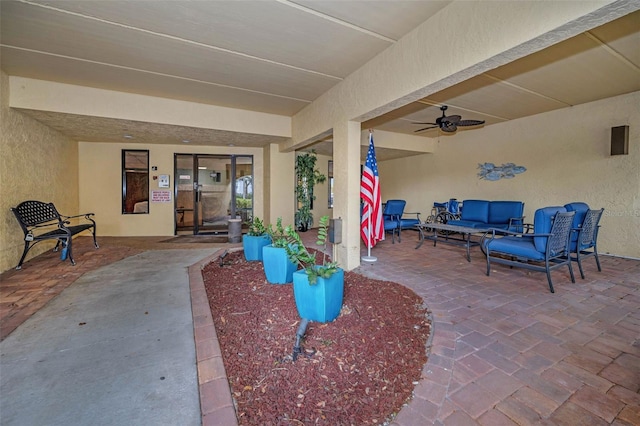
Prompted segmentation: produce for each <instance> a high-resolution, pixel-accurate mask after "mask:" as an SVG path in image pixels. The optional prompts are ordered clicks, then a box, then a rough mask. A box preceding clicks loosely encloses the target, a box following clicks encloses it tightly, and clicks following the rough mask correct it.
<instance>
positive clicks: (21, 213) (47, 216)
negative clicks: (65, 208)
mask: <svg viewBox="0 0 640 426" xmlns="http://www.w3.org/2000/svg"><path fill="white" fill-rule="evenodd" d="M11 211H12V212H13V214H14V215H15V216H16V219H18V222H20V225H21V226H22V227H23V228H24V227H27V226H36V225H40V224H42V223H47V222H52V221H59V220H60V213H58V210H56V208H55V206H54V205H53V203H43V202H42V201H34V200H29V201H23V202H22V203H20V204H18V206H17V207H13V208H11Z"/></svg>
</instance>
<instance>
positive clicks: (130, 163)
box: [122, 149, 149, 214]
mask: <svg viewBox="0 0 640 426" xmlns="http://www.w3.org/2000/svg"><path fill="white" fill-rule="evenodd" d="M122 213H123V214H140V213H149V151H148V150H132V149H123V150H122Z"/></svg>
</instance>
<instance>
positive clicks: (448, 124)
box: [413, 105, 484, 133]
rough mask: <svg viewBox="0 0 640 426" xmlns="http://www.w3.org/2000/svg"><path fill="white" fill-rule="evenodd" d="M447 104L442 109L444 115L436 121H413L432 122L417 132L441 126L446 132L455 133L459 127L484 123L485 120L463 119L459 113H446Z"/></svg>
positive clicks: (416, 131)
mask: <svg viewBox="0 0 640 426" xmlns="http://www.w3.org/2000/svg"><path fill="white" fill-rule="evenodd" d="M447 108H448V107H447V106H446V105H442V106H441V107H440V110H441V111H442V117H438V118H436V122H435V123H429V122H425V123H413V124H430V126H429V127H424V128H422V129H418V130H414V132H415V133H418V132H423V131H425V130H429V129H435V128H439V129H440V130H441V131H443V132H445V133H454V132H455V131H456V130H458V127H467V126H479V125H480V124H484V120H463V119H462V117H461V116H459V115H449V116H447V115H445V111H446V110H447Z"/></svg>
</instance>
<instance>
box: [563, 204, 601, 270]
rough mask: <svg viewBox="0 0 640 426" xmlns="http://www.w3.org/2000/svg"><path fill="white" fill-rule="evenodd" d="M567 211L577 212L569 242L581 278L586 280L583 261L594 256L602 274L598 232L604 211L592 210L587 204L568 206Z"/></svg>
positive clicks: (566, 206)
mask: <svg viewBox="0 0 640 426" xmlns="http://www.w3.org/2000/svg"><path fill="white" fill-rule="evenodd" d="M565 208H566V209H567V211H575V212H576V215H575V216H574V218H573V232H572V234H571V239H570V242H569V251H570V253H571V256H572V257H571V260H575V261H576V262H578V269H580V277H582V279H584V270H583V269H582V260H584V259H585V258H587V257H590V256H593V257H595V259H596V265H597V266H598V271H600V272H602V268H601V267H600V259H599V258H598V230H599V229H600V225H599V223H600V218H602V214H603V212H604V209H600V210H591V209H590V208H589V206H588V205H587V204H585V203H570V204H566V205H565Z"/></svg>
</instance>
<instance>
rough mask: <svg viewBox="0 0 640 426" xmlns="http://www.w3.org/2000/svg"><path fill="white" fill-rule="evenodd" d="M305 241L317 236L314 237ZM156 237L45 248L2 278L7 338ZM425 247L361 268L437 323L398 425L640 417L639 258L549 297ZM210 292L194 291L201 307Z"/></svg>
mask: <svg viewBox="0 0 640 426" xmlns="http://www.w3.org/2000/svg"><path fill="white" fill-rule="evenodd" d="M304 238H305V240H307V239H308V241H312V240H313V238H314V236H313V233H312V232H309V233H306V234H305V235H304ZM157 242H158V239H157V238H155V239H154V238H147V239H145V238H130V239H126V238H106V239H102V240H101V241H100V243H101V248H100V249H99V250H95V249H93V247H92V245H91V242H90V238H86V237H81V238H79V239H77V244H76V240H74V253H75V258H76V261H77V262H78V264H77V265H76V266H75V267H70V266H69V265H68V263H62V262H60V260H59V258H58V256H57V254H54V253H45V254H43V255H41V256H38V257H37V258H35V259H33V260H30V261H28V262H27V263H26V264H25V265H24V268H23V270H22V271H13V270H12V271H7V272H5V273H3V274H2V275H1V276H0V331H1V335H0V338H2V339H3V338H4V337H6V336H7V335H8V334H9V333H11V331H13V330H14V329H15V328H16V327H17V326H19V325H20V324H21V323H22V322H23V321H24V320H25V319H26V318H28V317H29V316H30V315H32V314H33V313H34V312H36V311H37V310H38V309H40V308H41V307H42V306H44V305H45V304H46V303H47V301H48V300H50V299H51V298H53V297H55V295H57V294H59V293H60V292H61V291H62V290H63V289H64V288H66V287H67V286H69V285H71V284H72V283H73V281H75V280H76V279H77V278H78V277H79V276H80V275H81V274H83V273H85V272H87V271H88V270H91V269H92V268H96V267H98V266H101V265H104V264H108V263H110V262H113V261H116V260H119V259H122V258H124V257H126V256H130V255H132V254H136V253H138V252H140V251H142V250H146V249H150V248H153V249H158V248H169V247H167V246H166V245H163V244H157ZM416 243H417V239H416V236H415V234H414V233H412V232H405V233H403V239H402V243H398V242H396V243H395V244H392V243H391V241H390V240H387V241H383V242H381V243H379V244H378V245H377V246H376V247H375V248H373V250H372V255H374V256H376V257H377V258H378V261H377V262H375V263H373V264H363V265H362V266H361V267H360V268H359V269H358V271H359V272H360V273H363V274H366V275H368V276H372V277H375V278H379V279H386V280H392V281H395V282H399V283H402V284H404V285H406V286H408V287H409V288H411V289H413V290H414V291H415V292H416V293H417V294H419V295H420V296H421V297H422V298H423V299H424V301H425V303H426V305H427V306H428V308H429V311H430V314H431V317H432V320H433V335H432V338H431V340H430V347H428V348H426V350H427V352H428V354H429V360H428V362H427V364H426V365H425V366H424V369H423V373H422V379H421V380H420V382H419V384H418V385H417V386H416V388H415V392H414V393H415V396H414V398H413V400H412V401H411V402H410V403H409V404H408V405H407V406H406V407H404V408H403V409H402V410H401V411H400V413H399V414H398V416H397V417H396V418H395V420H394V422H393V423H394V424H395V425H398V426H410V425H424V424H432V423H433V424H444V425H464V424H482V425H502V424H504V425H511V424H521V425H527V424H548V425H564V424H566V425H576V424H589V425H598V424H615V425H638V424H640V394H639V391H640V261H638V260H631V259H621V258H614V257H606V256H602V258H601V262H602V272H598V271H597V268H596V266H595V262H594V261H593V260H592V259H589V260H588V261H587V264H586V268H585V274H586V279H584V280H582V279H580V278H579V275H578V278H576V283H575V284H572V283H571V281H570V279H569V274H568V271H566V270H557V271H554V272H553V273H552V277H553V280H554V287H555V289H556V293H555V294H551V293H549V290H548V286H547V281H546V276H545V274H544V273H538V272H531V271H527V270H523V269H517V268H515V269H509V268H508V267H503V266H501V265H495V266H494V267H493V269H492V272H491V276H489V277H487V276H486V274H485V268H486V264H485V262H484V257H483V255H482V253H481V252H480V251H479V250H478V249H477V248H475V249H473V250H472V258H471V262H467V260H466V257H465V251H464V249H461V248H459V247H453V246H448V245H444V244H442V245H438V246H437V247H433V246H432V245H431V244H424V245H423V246H422V247H421V248H419V249H417V250H416V249H415V245H416ZM198 247H202V246H198ZM171 248H176V246H172V247H171ZM181 248H182V247H181ZM362 253H363V254H364V253H365V251H364V250H363V252H362ZM201 297H205V299H206V294H205V295H204V296H203V293H202V292H197V293H192V298H193V303H194V307H195V308H198V309H200V308H199V307H200V306H201V305H202V300H199V298H201ZM195 308H194V315H195V313H197V312H199V311H198V309H195ZM194 318H196V322H198V321H199V320H198V318H200V317H199V316H197V315H196V316H195V317H194ZM200 325H201V324H199V323H198V324H195V326H196V329H198V327H199V326H200ZM207 327H209V326H203V327H202V328H201V329H205V328H207ZM198 336H199V334H198V332H196V350H197V351H198V353H199V354H200V355H199V359H200V358H203V357H204V358H205V359H206V360H210V361H212V360H215V358H216V356H215V351H216V347H217V342H216V341H214V340H215V330H208V331H207V335H206V336H207V338H202V339H199V338H198ZM211 336H213V339H212V338H211ZM218 350H219V349H218ZM204 367H205V365H204V364H203V365H202V366H199V369H198V370H199V373H200V374H201V375H203V372H204V371H209V373H208V374H209V375H210V376H211V377H210V379H211V380H208V379H207V380H205V379H203V378H202V377H201V378H200V383H201V388H200V389H201V403H202V406H203V407H205V408H206V410H207V413H204V412H203V414H212V412H215V411H216V410H217V409H218V407H222V408H223V409H224V410H223V411H219V412H218V413H219V414H221V416H204V415H203V423H205V424H209V423H211V424H229V423H228V422H232V420H231V419H229V418H228V417H229V413H230V412H231V413H232V411H230V410H229V408H230V401H229V400H228V398H229V395H228V394H225V392H220V391H215V390H212V389H213V385H215V384H218V385H219V384H220V383H224V381H225V380H226V378H224V377H219V376H220V374H218V373H215V371H217V370H216V369H215V368H213V367H215V366H213V367H211V368H208V369H205V368H204ZM212 371H213V373H212ZM214 376H215V377H214ZM209 388H211V389H209ZM214 419H216V420H215V421H214ZM224 419H227V420H226V421H225V420H224ZM220 422H222V423H220Z"/></svg>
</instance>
